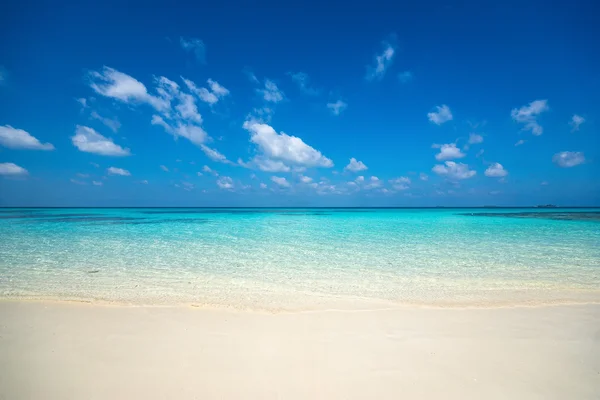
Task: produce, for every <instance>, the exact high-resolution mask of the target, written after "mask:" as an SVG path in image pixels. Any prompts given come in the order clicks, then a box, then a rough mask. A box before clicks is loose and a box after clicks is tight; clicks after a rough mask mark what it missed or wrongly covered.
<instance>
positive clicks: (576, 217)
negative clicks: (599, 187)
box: [458, 211, 600, 222]
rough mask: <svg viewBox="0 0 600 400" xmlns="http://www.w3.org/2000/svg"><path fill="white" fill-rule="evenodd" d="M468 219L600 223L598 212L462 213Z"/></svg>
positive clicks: (599, 213)
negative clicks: (530, 219)
mask: <svg viewBox="0 0 600 400" xmlns="http://www.w3.org/2000/svg"><path fill="white" fill-rule="evenodd" d="M458 215H464V216H468V217H501V218H537V219H551V220H556V221H595V222H600V212H598V211H591V212H590V211H582V212H517V213H485V212H484V213H462V214H458Z"/></svg>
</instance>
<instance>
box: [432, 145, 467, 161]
mask: <svg viewBox="0 0 600 400" xmlns="http://www.w3.org/2000/svg"><path fill="white" fill-rule="evenodd" d="M432 147H433V148H434V149H440V152H439V153H438V154H436V155H435V159H436V160H438V161H443V160H452V159H455V158H463V157H464V156H466V154H465V153H463V152H462V151H460V149H459V148H458V147H456V144H455V143H448V144H434V145H433V146H432Z"/></svg>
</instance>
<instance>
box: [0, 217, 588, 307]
mask: <svg viewBox="0 0 600 400" xmlns="http://www.w3.org/2000/svg"><path fill="white" fill-rule="evenodd" d="M482 213H494V214H493V215H482ZM541 213H546V214H541ZM598 213H600V210H598V209H595V210H594V209H591V210H583V209H576V210H567V209H560V210H556V209H497V208H494V209H204V208H196V209H172V208H171V209H168V208H167V209H159V208H157V209H149V208H138V209H0V297H5V298H6V297H9V298H52V299H77V300H104V301H114V302H124V303H131V304H200V305H215V306H232V307H241V308H255V309H316V308H328V307H350V308H353V307H363V306H364V307H371V306H393V305H397V304H405V303H411V304H415V303H416V304H425V305H444V306H445V305H474V306H477V305H510V304H540V303H560V302H587V301H594V302H596V301H600V221H599V214H598Z"/></svg>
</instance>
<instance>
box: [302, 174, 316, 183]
mask: <svg viewBox="0 0 600 400" xmlns="http://www.w3.org/2000/svg"><path fill="white" fill-rule="evenodd" d="M312 181H313V178H311V177H310V176H306V175H300V182H302V183H311V182H312Z"/></svg>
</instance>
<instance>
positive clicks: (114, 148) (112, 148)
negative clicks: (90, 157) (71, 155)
mask: <svg viewBox="0 0 600 400" xmlns="http://www.w3.org/2000/svg"><path fill="white" fill-rule="evenodd" d="M71 141H72V142H73V145H74V146H75V147H77V148H78V149H79V151H83V152H85V153H94V154H99V155H101V156H115V157H122V156H129V155H131V153H130V151H129V149H124V148H122V147H121V146H119V145H117V144H115V143H114V142H113V141H112V139H109V138H106V137H104V136H102V135H101V134H99V133H98V132H96V131H95V130H93V129H92V128H88V127H87V126H81V125H77V127H76V129H75V136H73V137H71Z"/></svg>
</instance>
